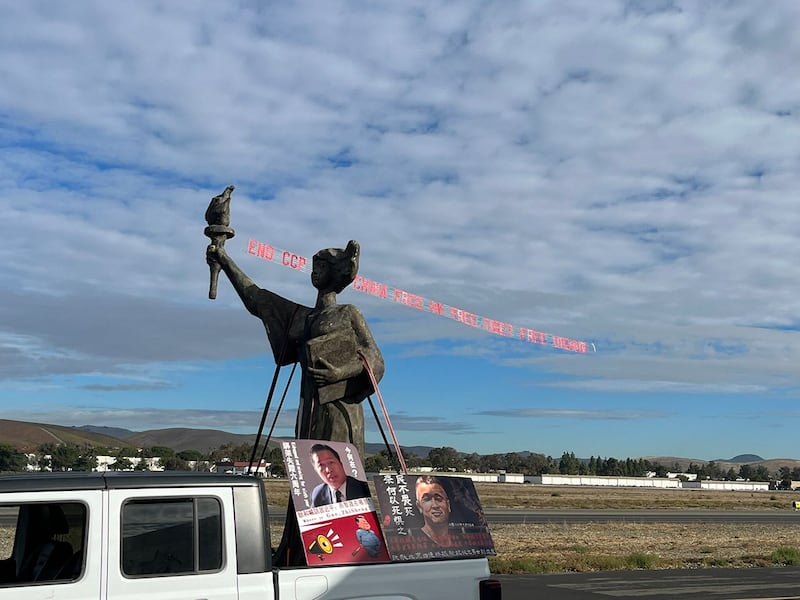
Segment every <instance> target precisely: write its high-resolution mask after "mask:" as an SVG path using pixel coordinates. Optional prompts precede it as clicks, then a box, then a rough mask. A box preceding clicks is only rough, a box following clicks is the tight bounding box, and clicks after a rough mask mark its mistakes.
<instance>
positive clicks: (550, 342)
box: [247, 239, 597, 353]
mask: <svg viewBox="0 0 800 600" xmlns="http://www.w3.org/2000/svg"><path fill="white" fill-rule="evenodd" d="M247 253H248V254H250V255H251V256H255V257H256V258H260V259H262V260H266V261H268V262H273V263H277V264H280V265H282V266H284V267H287V268H289V269H294V270H296V271H301V272H308V271H310V270H311V265H310V261H309V260H308V259H307V258H306V257H304V256H301V255H299V254H295V253H294V252H291V251H290V250H284V249H281V248H277V247H275V246H273V245H271V244H265V243H263V242H259V241H258V240H254V239H251V240H249V241H248V243H247ZM352 287H353V289H354V290H355V291H357V292H361V293H362V294H367V295H369V296H373V297H375V298H380V299H382V300H388V301H390V302H394V303H395V304H401V305H403V306H406V307H408V308H411V309H414V310H419V311H423V312H429V313H431V314H434V315H438V316H440V317H446V318H449V319H452V320H454V321H457V322H459V323H461V324H462V325H466V326H467V327H472V328H474V329H480V330H483V331H485V332H486V333H490V334H493V335H499V336H501V337H507V338H515V339H518V340H519V341H522V342H527V343H530V344H537V345H540V346H550V347H552V348H558V349H560V350H566V351H569V352H577V353H586V352H588V350H589V348H591V350H592V352H596V351H597V348H596V347H595V345H594V344H592V343H589V344H587V343H586V342H584V341H581V340H573V339H570V338H567V337H563V336H559V335H553V334H551V333H546V332H544V331H539V330H537V329H533V328H530V327H524V326H520V325H514V324H512V323H507V322H505V321H499V320H497V319H490V318H488V317H483V316H481V315H478V314H476V313H473V312H470V311H468V310H464V309H462V308H457V307H455V306H451V305H449V304H445V303H443V302H436V301H434V300H429V299H427V298H425V297H423V296H420V295H418V294H413V293H411V292H408V291H406V290H403V289H400V288H396V287H392V286H389V285H387V284H385V283H381V282H379V281H376V280H374V279H369V278H367V277H362V276H361V275H357V276H356V278H355V281H354V282H353V283H352Z"/></svg>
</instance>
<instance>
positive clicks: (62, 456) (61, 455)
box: [51, 444, 80, 471]
mask: <svg viewBox="0 0 800 600" xmlns="http://www.w3.org/2000/svg"><path fill="white" fill-rule="evenodd" d="M52 457H53V458H52V460H51V466H52V468H53V471H71V470H73V469H74V467H75V463H76V462H78V458H79V457H80V450H79V449H78V446H76V445H75V444H61V445H59V446H56V447H55V449H54V450H53V454H52Z"/></svg>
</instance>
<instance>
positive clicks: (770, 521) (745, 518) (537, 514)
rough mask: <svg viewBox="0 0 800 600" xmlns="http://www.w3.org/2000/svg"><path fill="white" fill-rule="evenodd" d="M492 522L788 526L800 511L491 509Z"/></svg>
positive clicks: (799, 515)
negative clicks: (761, 524)
mask: <svg viewBox="0 0 800 600" xmlns="http://www.w3.org/2000/svg"><path fill="white" fill-rule="evenodd" d="M485 513H486V519H487V521H489V523H490V524H491V523H511V524H514V523H589V522H594V523H619V522H628V523H764V524H767V525H785V524H788V523H799V522H800V511H793V510H785V511H777V510H776V511H734V510H719V511H714V510H679V509H668V510H664V509H639V510H606V509H603V510H589V509H565V510H562V509H554V510H516V509H487V510H486V511H485Z"/></svg>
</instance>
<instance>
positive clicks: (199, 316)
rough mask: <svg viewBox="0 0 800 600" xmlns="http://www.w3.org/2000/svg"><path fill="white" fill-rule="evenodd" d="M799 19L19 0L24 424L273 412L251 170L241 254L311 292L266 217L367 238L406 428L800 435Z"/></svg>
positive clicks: (16, 325) (673, 438) (607, 7)
mask: <svg viewBox="0 0 800 600" xmlns="http://www.w3.org/2000/svg"><path fill="white" fill-rule="evenodd" d="M798 30H800V3H797V2H795V1H794V0H785V1H772V2H768V3H754V2H747V1H741V2H735V1H731V2H713V3H709V2H678V1H675V2H671V1H652V2H648V1H641V2H639V1H633V0H631V1H620V2H612V1H608V2H593V1H589V0H587V1H585V2H578V1H566V2H565V1H554V2H513V1H510V0H504V1H502V2H500V1H498V2H485V1H483V2H478V1H467V0H458V1H432V0H425V1H419V2H415V1H408V2H395V3H385V2H347V1H327V2H266V1H264V2H253V1H251V2H206V1H196V2H191V3H182V2H169V3H162V2H149V1H141V2H136V3H126V4H121V3H108V2H100V1H97V2H90V1H86V2H69V3H54V2H35V1H30V2H3V3H0V80H2V81H3V85H2V86H0V214H2V216H3V218H4V220H5V222H6V227H4V228H3V235H2V240H3V243H2V245H0V292H1V293H2V297H3V300H2V302H0V408H2V417H3V418H9V419H19V420H30V421H38V422H45V423H57V424H64V425H84V424H94V425H108V426H119V427H126V428H128V429H133V430H143V429H155V428H162V427H183V426H188V427H198V428H215V429H226V430H230V431H235V432H240V433H250V432H254V431H255V430H256V428H257V426H258V421H259V418H260V414H261V410H262V408H263V405H264V400H265V396H266V394H267V391H268V389H269V383H270V380H271V378H272V373H273V363H272V358H271V355H270V354H269V353H268V346H267V340H266V336H265V334H264V329H263V327H262V325H261V323H260V322H259V321H258V320H257V319H255V318H253V317H252V316H250V315H249V314H248V313H247V312H246V311H245V309H244V308H243V307H242V305H241V303H240V302H239V300H238V297H237V296H236V294H235V292H234V291H233V289H232V288H231V286H230V284H229V283H228V281H227V280H226V279H224V277H223V278H222V279H221V280H220V284H219V292H218V297H217V299H216V300H214V301H211V300H209V299H208V296H207V295H208V279H209V274H208V267H207V265H206V263H205V247H206V244H207V243H208V241H209V240H208V238H206V237H205V236H204V235H203V229H204V227H205V225H206V223H205V220H204V213H205V209H206V207H207V205H208V203H209V201H210V199H211V197H213V196H214V195H216V194H219V193H220V192H221V191H222V190H223V189H224V188H225V186H227V185H235V186H236V191H235V192H234V194H233V200H232V203H231V226H232V227H233V228H234V229H235V233H236V235H235V237H234V238H232V239H231V240H229V241H228V242H227V246H226V247H227V249H228V252H229V253H230V254H231V256H232V257H233V258H234V259H235V260H236V261H237V262H238V264H239V265H240V266H241V268H242V269H243V270H244V271H245V272H247V273H248V274H249V275H250V276H251V277H252V278H253V279H254V280H256V281H257V282H258V283H259V284H260V285H262V286H264V287H267V288H269V289H271V290H273V291H275V292H277V293H279V294H281V295H283V296H285V297H287V298H290V299H292V300H295V301H297V302H301V303H304V304H313V302H314V299H315V290H314V289H313V288H312V286H311V284H310V280H309V274H308V272H307V270H300V269H292V268H287V267H284V266H282V265H281V263H280V261H279V260H275V261H272V262H269V261H266V260H263V259H260V258H258V257H256V256H253V255H252V254H249V253H248V247H249V243H250V241H251V240H254V241H256V242H261V243H264V244H270V245H272V246H273V247H275V248H277V249H278V250H279V251H278V254H277V255H276V256H278V257H280V256H282V252H281V251H283V250H285V251H288V252H290V253H293V254H296V255H298V256H302V257H307V258H310V257H311V256H312V255H313V254H314V252H316V251H317V250H319V249H320V248H326V247H342V246H344V245H345V244H346V243H347V240H349V239H356V240H358V241H359V242H360V244H361V251H362V257H361V271H360V273H361V275H362V276H363V277H365V278H368V279H370V280H372V281H375V282H379V283H383V284H385V285H386V286H387V289H389V292H390V293H389V295H388V297H387V298H386V299H383V298H380V297H374V296H371V295H369V294H365V293H361V292H358V291H356V290H354V289H352V288H350V289H348V290H345V292H343V293H342V295H341V298H340V301H341V302H347V303H354V304H357V305H358V306H359V307H360V308H361V310H362V311H363V313H364V315H365V317H366V319H367V321H368V323H369V324H370V327H371V329H372V331H373V334H374V336H375V338H376V340H377V341H378V344H379V345H380V347H381V349H382V351H383V354H384V356H385V359H386V365H387V367H386V375H385V377H384V380H383V382H382V384H381V391H382V394H383V397H384V399H385V401H386V404H387V407H388V410H389V413H390V415H391V416H392V423H393V425H394V426H395V428H396V430H397V435H398V438H399V440H400V442H401V443H402V444H405V445H415V444H424V445H430V446H443V445H447V446H453V447H455V448H457V449H459V450H462V451H465V452H472V451H475V452H481V453H489V452H506V451H517V450H530V451H535V452H543V453H545V454H551V455H553V456H560V455H561V453H562V452H564V451H573V452H575V453H576V454H577V455H579V456H589V455H595V456H597V455H601V456H615V457H627V456H653V455H672V456H687V457H694V458H700V459H716V458H726V457H730V456H732V455H734V454H739V453H745V452H747V453H750V452H752V453H757V454H760V455H761V456H763V457H765V458H778V457H791V458H800V453H798V451H797V427H796V424H797V421H796V420H795V419H797V418H798V416H800V408H799V407H800V402H798V401H800V366H798V365H800V343H798V342H800V339H798V338H800V335H798V331H799V330H800V293H798V292H800V244H798V240H797V236H798V232H800V207H799V206H798V199H797V190H798V188H799V187H800V185H799V184H800V168H799V167H800V78H798V76H797V75H798V70H797V69H798V67H797V65H798V59H800V37H798V36H797V31H798ZM6 217H8V218H6ZM393 290H400V291H404V292H407V293H409V294H413V295H415V296H419V297H420V298H422V299H423V301H424V302H423V307H424V308H425V310H415V309H414V308H410V307H408V306H404V305H403V304H402V303H400V302H394V301H393V300H394V293H393ZM431 301H434V302H439V303H442V305H443V306H444V307H445V311H444V314H443V315H438V314H436V313H435V312H431V311H430V310H429V306H430V302H431ZM450 309H455V310H461V311H465V312H466V313H470V314H472V315H476V317H475V319H476V320H475V322H476V324H478V327H471V326H470V325H468V324H465V323H462V322H460V321H459V320H458V319H453V318H451V314H453V313H451V312H450ZM455 314H456V315H457V314H458V313H457V312H456V313H455ZM492 320H496V321H499V322H501V323H505V324H507V326H508V327H506V328H505V329H504V331H510V332H511V335H510V336H501V335H497V334H496V333H491V332H487V331H485V329H486V327H487V324H490V323H491V322H492ZM523 328H524V329H526V330H527V329H530V330H533V331H536V332H541V333H542V334H546V336H545V337H544V339H545V341H546V343H545V344H537V343H533V342H529V341H527V340H520V339H519V332H520V331H521V330H523ZM537 335H538V334H537ZM556 337H565V338H569V339H571V340H576V341H582V342H585V343H586V348H587V350H588V351H587V352H585V353H583V352H571V351H568V350H564V349H561V348H558V347H554V345H553V341H554V340H555V339H556ZM288 372H289V371H288V369H285V370H284V371H283V372H282V374H281V378H280V381H281V382H284V381H285V380H286V379H287V378H288ZM281 385H282V383H281V384H279V386H278V389H279V393H280V391H281V389H282V388H281ZM297 396H298V392H297V390H296V385H295V384H294V383H293V384H292V389H290V391H289V393H288V394H287V400H286V404H285V406H286V408H285V410H284V411H283V412H282V413H281V415H280V418H279V425H278V429H277V431H276V433H277V435H291V433H292V424H293V421H294V411H295V409H296V406H297ZM276 403H277V398H276ZM368 414H369V411H368ZM368 420H369V421H370V422H372V419H368ZM367 439H368V441H376V442H377V441H380V436H379V435H378V433H377V431H376V430H375V428H374V427H371V429H370V430H369V431H368V433H367Z"/></svg>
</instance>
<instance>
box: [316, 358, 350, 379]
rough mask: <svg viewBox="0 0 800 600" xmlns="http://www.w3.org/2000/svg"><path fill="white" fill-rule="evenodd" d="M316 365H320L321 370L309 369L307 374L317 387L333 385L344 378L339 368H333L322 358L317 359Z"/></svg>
mask: <svg viewBox="0 0 800 600" xmlns="http://www.w3.org/2000/svg"><path fill="white" fill-rule="evenodd" d="M317 364H318V365H322V368H314V367H309V368H308V374H309V375H311V377H313V378H314V383H316V384H317V385H318V386H323V385H328V384H331V383H335V382H337V381H341V380H342V379H344V378H345V377H344V373H343V372H342V369H341V367H334V366H333V365H332V364H331V363H329V362H328V361H327V360H325V359H324V358H322V357H320V358H319V359H317Z"/></svg>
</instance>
